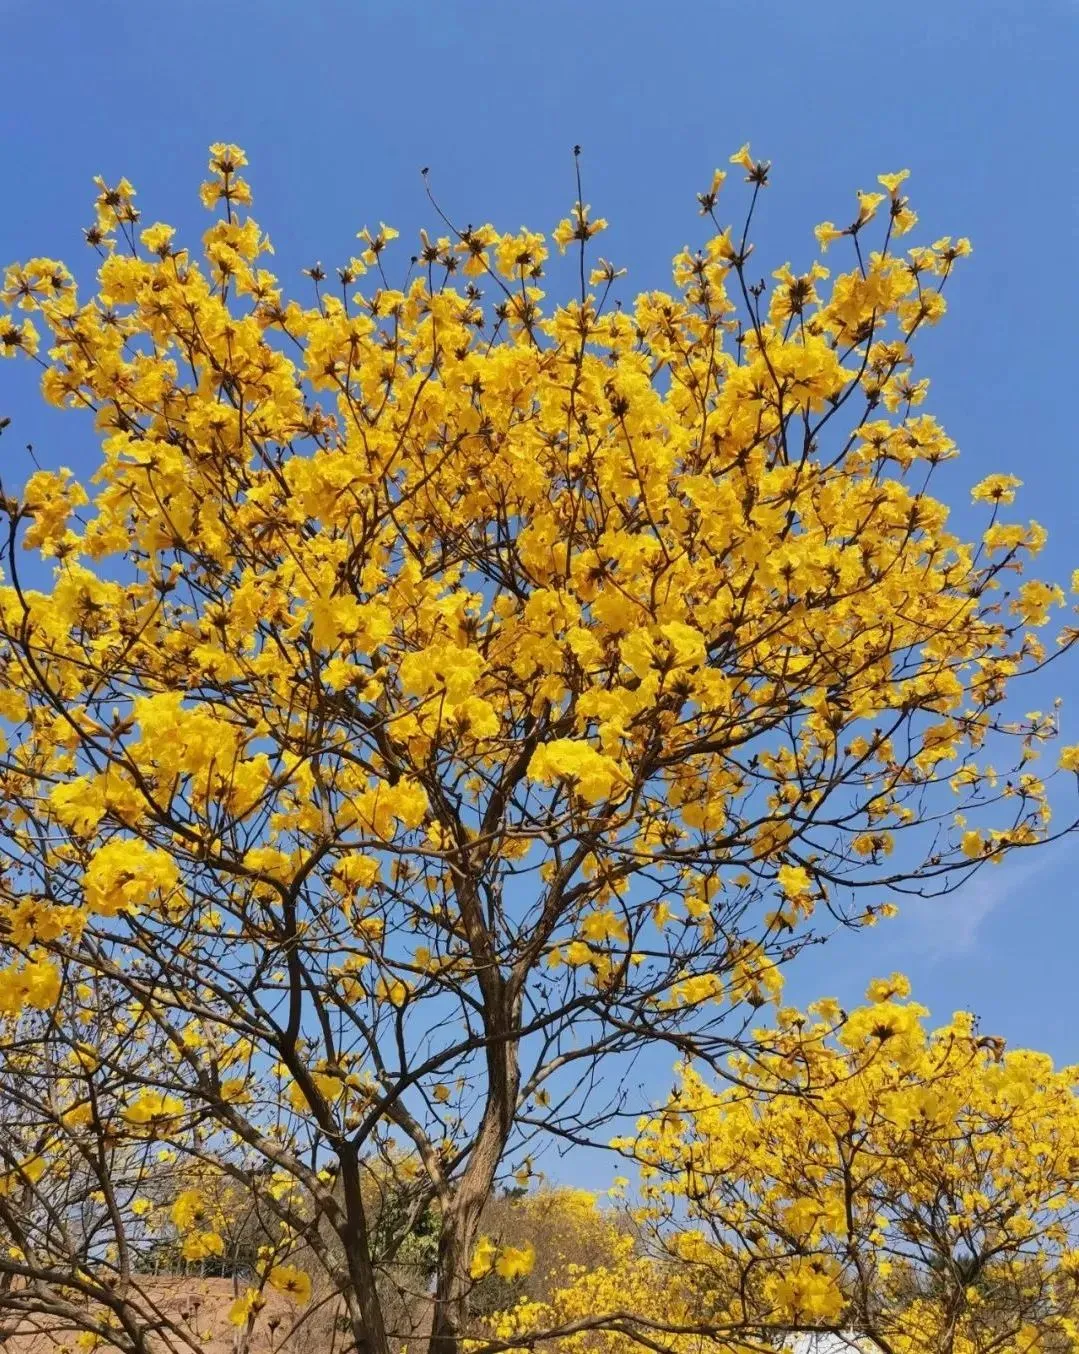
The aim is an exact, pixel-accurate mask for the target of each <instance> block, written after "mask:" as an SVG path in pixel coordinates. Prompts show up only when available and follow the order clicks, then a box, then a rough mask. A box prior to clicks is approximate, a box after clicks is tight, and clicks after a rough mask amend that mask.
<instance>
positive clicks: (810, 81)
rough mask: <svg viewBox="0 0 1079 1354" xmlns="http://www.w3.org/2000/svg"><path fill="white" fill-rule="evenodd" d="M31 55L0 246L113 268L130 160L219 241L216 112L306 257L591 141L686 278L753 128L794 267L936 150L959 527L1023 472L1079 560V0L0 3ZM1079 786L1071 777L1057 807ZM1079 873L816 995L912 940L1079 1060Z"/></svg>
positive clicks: (1012, 877) (1076, 667) (611, 208)
mask: <svg viewBox="0 0 1079 1354" xmlns="http://www.w3.org/2000/svg"><path fill="white" fill-rule="evenodd" d="M0 50H2V51H3V53H4V62H3V68H4V76H3V94H2V96H0V169H2V179H0V181H2V183H3V185H4V200H5V205H4V209H3V211H2V212H0V263H6V262H7V261H9V260H12V259H16V258H23V257H26V256H28V255H32V254H46V255H52V256H54V257H61V258H66V259H67V260H68V261H69V262H70V263H71V264H72V265H73V266H75V267H76V269H85V268H86V266H87V265H88V263H89V261H90V256H89V255H87V256H86V257H83V255H84V254H86V251H85V247H84V246H83V245H82V243H81V227H83V226H85V225H88V224H89V222H90V220H91V216H92V211H91V203H92V195H93V194H92V187H91V183H90V180H91V177H92V176H93V175H94V174H95V173H101V174H104V175H105V176H106V177H107V178H110V179H115V178H117V177H119V176H120V175H127V176H128V177H129V178H130V179H131V180H132V181H133V182H134V183H135V185H136V187H137V189H138V192H139V199H138V201H139V204H140V206H141V207H142V209H143V212H144V215H145V219H146V220H147V221H152V220H155V219H163V220H167V221H170V222H172V223H174V224H178V225H180V226H181V227H185V226H186V227H187V228H188V230H187V234H188V237H189V239H190V238H191V236H192V235H193V233H194V231H196V230H197V231H201V230H202V229H203V228H204V221H205V218H204V217H203V215H202V213H201V209H200V208H199V207H198V204H197V197H196V194H197V188H198V183H199V181H200V179H201V178H202V177H203V170H204V163H205V158H206V146H207V144H208V143H209V142H210V141H213V140H227V141H236V142H239V143H240V144H241V145H243V146H244V147H245V148H246V150H247V152H248V154H249V156H250V159H251V162H252V164H251V178H252V181H253V184H254V189H255V209H254V210H255V216H256V217H257V219H258V220H259V222H260V223H261V224H262V225H263V226H264V227H265V228H266V229H267V230H268V231H269V232H270V234H271V236H272V237H273V240H274V243H275V245H276V247H277V259H276V261H275V263H276V266H277V267H278V269H279V271H280V272H281V274H282V275H283V276H284V277H285V278H288V279H296V280H297V282H298V281H299V279H298V278H297V273H298V270H299V268H301V267H303V266H306V265H308V264H310V263H311V262H313V261H314V260H315V259H321V260H322V261H323V262H324V263H325V264H327V265H328V266H332V265H333V264H336V263H337V262H339V261H341V260H343V259H344V258H345V257H346V256H347V255H348V253H349V252H351V249H352V245H353V241H354V235H355V232H356V230H357V229H358V228H359V227H360V226H362V225H364V224H368V223H370V224H372V225H374V224H375V223H376V222H377V221H378V220H379V219H382V220H385V221H387V222H390V223H391V224H394V225H396V226H397V227H399V228H400V229H401V231H402V235H403V236H404V237H406V239H407V238H408V237H410V236H414V231H415V229H416V228H417V227H418V226H420V225H423V224H431V220H430V212H429V211H428V210H427V208H426V204H425V201H424V198H423V193H422V187H421V181H420V176H419V169H420V166H421V165H429V166H430V167H431V170H432V178H433V182H434V184H435V186H436V189H437V190H438V193H439V196H440V198H441V199H442V201H443V202H444V204H445V206H446V208H447V210H449V211H450V212H451V214H453V215H454V217H455V218H456V219H458V220H459V221H461V222H467V221H471V222H474V223H479V222H481V221H485V220H488V219H490V220H492V221H494V223H495V224H496V225H498V226H500V227H503V228H514V227H516V226H518V225H520V224H522V223H526V224H528V225H530V226H534V227H537V228H541V227H542V228H549V227H550V226H553V225H554V223H555V222H556V221H557V220H558V219H559V217H560V216H562V215H564V214H565V211H566V209H567V208H568V207H569V205H570V204H571V203H572V201H573V198H574V196H575V194H574V187H573V177H572V175H573V165H572V156H571V147H572V145H573V143H574V142H580V143H581V144H582V146H583V147H584V160H583V165H584V173H585V197H586V200H587V201H589V202H591V203H592V204H593V205H594V207H595V208H596V209H597V211H599V212H600V213H602V214H603V215H605V216H607V217H608V218H609V219H610V221H611V230H610V231H609V233H608V235H607V237H606V238H605V239H604V241H603V245H604V251H603V252H604V253H605V254H606V255H607V256H608V257H610V258H612V259H614V260H615V261H616V262H617V263H619V264H621V265H626V266H628V267H629V269H630V279H629V281H630V283H631V284H632V285H633V287H634V288H636V289H643V288H648V287H656V286H663V285H666V283H667V282H668V279H669V260H670V257H671V255H672V254H673V253H674V252H675V251H676V250H677V249H678V248H679V247H680V246H681V245H683V244H684V243H687V242H690V243H694V244H695V243H696V242H697V241H698V239H699V236H700V225H699V219H698V217H697V215H696V203H695V200H694V194H695V193H696V192H697V191H698V190H700V189H702V188H704V187H705V186H706V185H707V183H708V180H709V177H710V174H711V171H712V169H713V167H715V166H716V165H720V164H725V163H726V159H727V156H728V155H729V154H730V152H731V151H732V150H734V149H736V148H737V147H738V146H739V145H740V144H741V143H742V142H743V141H746V140H750V141H751V142H752V145H753V149H754V151H755V153H757V154H759V155H761V156H764V157H767V158H769V159H771V160H772V161H773V163H774V171H773V177H774V183H773V186H772V187H771V188H769V190H768V193H767V195H766V198H765V202H764V213H763V216H762V218H761V229H760V231H759V232H758V240H759V241H760V248H761V260H762V264H766V265H767V269H768V270H770V269H771V268H772V267H775V266H777V265H778V264H779V263H782V262H783V261H784V260H785V259H790V260H791V261H792V262H793V263H796V264H797V263H798V262H804V261H805V260H806V259H807V258H808V257H809V256H810V254H811V251H812V246H813V240H812V236H811V233H810V232H811V229H812V226H813V225H814V224H815V223H816V222H818V221H821V220H824V219H831V220H837V221H840V222H843V221H846V220H848V219H850V216H851V215H852V210H851V204H852V202H853V194H854V191H855V189H857V188H860V187H862V188H869V187H871V186H872V185H873V182H874V178H875V176H876V174H877V173H879V172H882V171H890V170H895V169H899V168H903V167H909V168H910V169H911V171H912V179H911V182H910V184H909V185H908V187H909V190H910V193H911V197H912V201H913V205H914V206H915V208H916V210H917V211H918V212H919V214H920V216H921V218H922V226H921V228H920V229H921V231H922V232H923V238H925V239H926V240H932V239H935V238H936V237H937V236H939V235H942V234H946V233H951V234H967V235H969V236H971V238H972V239H973V242H974V246H975V254H974V257H973V258H972V259H971V260H969V261H968V262H967V263H966V265H965V266H963V267H962V269H961V271H960V272H959V274H958V275H957V276H956V277H955V278H954V280H953V281H954V286H953V285H952V284H951V283H950V284H949V293H950V304H951V312H950V314H949V315H948V317H947V319H946V322H945V323H944V324H943V325H942V326H941V328H940V329H939V330H938V331H935V332H934V333H933V334H932V335H931V336H929V338H928V340H927V341H926V342H924V344H923V345H922V357H921V358H920V361H921V363H922V365H923V369H924V373H929V374H931V375H932V377H933V389H932V392H931V397H930V407H931V408H932V410H933V412H934V413H936V414H937V415H938V416H940V417H941V418H942V419H943V421H944V422H945V424H946V426H947V428H948V430H949V432H950V433H951V435H952V436H953V437H954V438H955V439H956V440H957V442H958V443H959V445H960V447H961V449H962V452H963V456H962V459H961V460H960V461H959V462H957V463H954V464H952V465H951V466H949V467H946V470H947V473H946V474H945V475H944V476H942V477H941V480H940V482H939V484H938V492H939V493H941V494H942V495H943V496H944V497H946V498H947V499H948V500H949V501H950V502H953V503H955V504H956V506H957V519H958V522H959V524H960V525H962V523H963V521H964V520H965V518H966V509H965V508H964V507H963V505H964V503H965V501H966V497H967V494H966V490H967V487H968V486H969V484H971V483H973V482H974V481H975V480H977V479H979V478H981V477H982V476H983V475H984V474H987V473H989V472H990V471H996V470H1010V471H1013V472H1015V473H1018V474H1020V475H1021V476H1022V477H1023V479H1024V480H1025V484H1026V487H1025V490H1024V491H1023V494H1022V497H1021V499H1020V507H1021V508H1022V509H1024V510H1025V512H1026V514H1027V515H1030V516H1034V517H1036V518H1038V520H1040V521H1041V522H1042V523H1043V524H1044V525H1045V526H1046V527H1047V528H1048V530H1049V533H1050V545H1049V548H1048V550H1047V552H1046V554H1045V556H1044V557H1043V559H1044V563H1043V567H1042V572H1043V574H1045V575H1047V576H1051V577H1053V578H1055V579H1057V580H1059V581H1061V582H1066V581H1067V578H1068V577H1069V575H1070V573H1071V570H1072V568H1073V567H1075V566H1077V565H1079V510H1077V503H1079V472H1077V470H1076V464H1077V453H1076V438H1075V420H1074V414H1073V412H1072V410H1071V408H1070V401H1069V400H1068V399H1067V398H1066V391H1067V390H1068V389H1069V388H1071V389H1073V390H1074V389H1075V372H1074V368H1075V365H1076V359H1077V356H1079V353H1077V348H1076V343H1075V338H1074V335H1075V316H1076V314H1077V312H1079V265H1077V261H1076V256H1077V253H1079V239H1077V229H1076V228H1077V221H1079V199H1077V189H1076V182H1077V180H1076V171H1075V162H1076V131H1075V129H1076V127H1077V126H1079V107H1077V99H1076V95H1075V88H1074V79H1075V70H1076V68H1077V63H1079V0H1027V3H1024V4H1021V3H1013V4H1002V3H999V0H963V2H959V3H956V2H955V0H952V3H944V2H943V0H937V3H924V0H919V2H918V3H906V4H902V3H899V4H882V3H874V2H873V0H870V2H869V3H866V0H862V2H861V3H857V4H855V3H846V2H845V0H844V2H843V3H838V2H837V0H824V2H823V3H820V4H806V3H804V0H797V2H795V0H771V3H768V4H758V3H754V2H753V0H741V3H737V4H734V3H729V2H728V0H712V2H711V3H707V2H706V0H705V2H702V0H682V2H681V3H679V4H677V5H671V4H657V3H654V0H650V2H649V3H642V2H641V0H621V3H610V2H608V0H576V3H567V2H566V0H544V2H543V3H542V4H532V5H523V4H516V3H513V0H501V2H498V0H469V2H468V3H455V2H454V0H443V2H442V3H439V4H434V3H429V2H428V0H410V2H409V3H395V2H394V0H384V3H382V4H380V5H373V4H369V3H366V0H351V2H350V3H346V2H345V0H212V2H209V0H174V3H172V4H153V5H151V4H140V3H138V0H125V2H124V3H122V4H121V3H115V2H114V0H97V3H92V4H91V3H84V2H83V0H0ZM731 182H732V183H734V184H737V176H736V175H735V176H732V181H731ZM735 191H737V189H736V190H735ZM732 196H733V194H732ZM402 243H404V241H403V242H402ZM407 252H409V251H408V249H407V248H406V249H403V250H401V253H402V255H406V256H407ZM762 271H764V269H763V268H762ZM12 365H13V364H12ZM12 365H8V364H5V365H4V366H3V367H0V415H5V414H6V415H8V416H10V417H12V418H13V425H12V427H11V428H10V429H9V430H8V432H7V433H6V434H5V435H4V438H3V441H2V442H0V465H2V467H3V475H4V478H5V480H9V481H11V480H19V479H21V478H22V473H23V472H24V470H25V457H24V455H23V454H22V452H21V448H22V446H23V445H24V444H25V442H27V441H28V440H33V441H34V442H35V444H36V446H37V448H38V453H39V456H40V457H41V459H42V460H43V461H44V462H45V463H47V464H68V465H71V466H73V467H74V468H75V469H76V470H78V471H80V472H85V471H86V470H87V469H88V467H89V466H90V465H91V464H92V462H93V457H94V447H93V445H92V442H91V441H90V440H89V439H88V434H89V429H88V427H87V425H86V424H85V423H84V422H83V421H81V420H79V419H77V418H75V417H74V416H63V415H55V414H49V413H48V412H47V411H44V410H43V409H41V408H39V407H38V406H37V405H36V404H35V402H34V399H33V395H32V382H31V381H30V380H28V379H27V376H28V373H27V371H26V370H25V368H23V369H22V370H19V371H17V372H16V371H14V370H12ZM1077 677H1079V661H1077V662H1071V663H1069V664H1066V665H1061V666H1060V667H1059V668H1058V669H1057V670H1056V671H1055V672H1054V673H1053V674H1052V676H1051V678H1050V680H1049V681H1048V682H1046V683H1042V684H1041V686H1040V687H1038V688H1037V689H1036V690H1031V692H1030V694H1029V696H1027V697H1024V698H1022V699H1021V700H1020V703H1019V706H1018V711H1017V712H1018V713H1020V714H1021V713H1022V712H1023V711H1024V710H1027V709H1031V708H1035V707H1039V706H1040V707H1042V708H1044V707H1045V706H1046V705H1047V704H1048V701H1049V699H1050V698H1051V695H1052V694H1053V692H1054V691H1057V690H1059V692H1060V694H1062V695H1063V696H1065V698H1066V699H1067V698H1068V696H1069V690H1071V691H1076V692H1077V694H1076V697H1075V699H1074V700H1071V701H1069V703H1068V706H1067V707H1066V710H1067V709H1070V713H1069V714H1068V715H1067V724H1068V729H1069V734H1070V738H1069V741H1075V740H1076V739H1077V738H1079V680H1077ZM1071 707H1074V708H1071ZM1075 807H1076V803H1075V794H1074V790H1073V791H1072V792H1071V793H1070V794H1069V795H1066V796H1065V797H1064V798H1063V799H1062V801H1061V805H1060V808H1061V812H1062V813H1063V812H1065V811H1067V810H1073V809H1075ZM1077 870H1079V843H1069V844H1065V845H1064V846H1062V847H1057V848H1055V849H1054V850H1052V851H1051V852H1047V853H1046V855H1045V856H1044V857H1041V858H1037V859H1036V861H1035V859H1032V858H1030V857H1024V858H1022V860H1020V861H1019V862H1018V863H1017V864H1016V865H1014V866H1013V865H1005V866H1003V867H1002V868H1001V869H999V870H996V871H988V870H987V871H984V872H983V873H982V875H981V876H980V878H979V880H978V881H977V882H975V883H974V884H973V885H972V886H971V887H970V888H968V889H966V890H965V891H964V892H963V894H962V895H961V896H959V897H957V898H955V899H953V900H951V901H943V902H939V903H935V904H933V905H925V906H919V907H909V906H908V908H907V909H906V911H905V913H904V915H903V917H902V918H901V919H900V920H898V921H896V922H894V923H891V924H890V925H889V926H888V927H881V928H879V929H878V930H877V931H876V932H875V933H870V934H868V935H863V936H859V937H857V938H854V939H852V940H850V941H841V942H839V943H837V944H836V945H835V946H833V947H831V948H829V949H828V950H825V951H822V952H821V953H820V954H819V955H816V956H814V957H813V959H812V960H811V961H807V962H806V963H805V964H804V965H803V966H802V967H801V968H796V969H792V970H791V986H792V992H793V994H794V995H795V996H796V997H797V998H798V999H800V1000H805V999H808V998H811V997H812V996H814V995H821V994H824V993H829V994H834V995H837V996H839V997H840V998H841V999H842V1000H845V1001H847V1002H850V1001H853V1000H855V999H857V997H858V995H859V994H860V992H861V990H862V989H863V988H864V986H865V983H866V981H867V979H868V978H869V977H871V976H873V975H875V974H877V973H881V972H887V971H890V970H891V969H892V968H895V967H898V968H903V969H905V970H907V971H908V972H909V973H910V975H911V977H912V978H913V980H914V983H915V992H916V994H917V995H918V996H920V997H921V998H922V999H923V1000H924V1001H925V1002H926V1004H928V1005H929V1006H930V1007H931V1008H933V1011H934V1014H938V1015H940V1016H942V1017H943V1016H947V1014H948V1013H950V1012H951V1011H952V1010H953V1009H955V1008H957V1007H959V1006H965V1007H969V1008H971V1009H974V1010H975V1011H977V1012H979V1013H980V1014H981V1016H982V1018H983V1021H984V1024H985V1026H986V1028H987V1029H989V1030H992V1031H995V1032H999V1033H1001V1034H1004V1035H1005V1036H1006V1037H1007V1038H1008V1039H1009V1041H1010V1042H1013V1043H1017V1044H1033V1045H1035V1046H1041V1047H1045V1048H1047V1049H1049V1050H1050V1051H1051V1052H1053V1053H1054V1055H1056V1056H1057V1057H1058V1058H1060V1059H1062V1060H1067V1061H1079V1021H1077V1020H1076V1016H1075V1012H1076V1001H1075V998H1074V995H1073V993H1074V991H1075V990H1076V981H1075V973H1076V960H1075V956H1076V954H1077V952H1079V909H1077V902H1079V890H1077V888H1076V885H1075V882H1074V881H1075V877H1076V872H1077Z"/></svg>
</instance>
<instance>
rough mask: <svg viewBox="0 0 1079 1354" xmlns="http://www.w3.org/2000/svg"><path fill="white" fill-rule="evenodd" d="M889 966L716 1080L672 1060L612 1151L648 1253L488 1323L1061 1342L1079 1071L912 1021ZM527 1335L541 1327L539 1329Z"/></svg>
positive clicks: (612, 1336) (1072, 1296)
mask: <svg viewBox="0 0 1079 1354" xmlns="http://www.w3.org/2000/svg"><path fill="white" fill-rule="evenodd" d="M908 991H909V988H908V986H907V984H906V982H905V980H904V979H902V978H901V977H900V976H899V975H893V977H892V979H890V980H888V981H880V982H876V983H874V984H873V985H872V986H871V987H870V991H869V997H870V999H871V1004H869V1005H867V1006H865V1007H863V1008H861V1009H859V1010H856V1011H854V1012H852V1013H851V1014H850V1015H847V1014H846V1013H844V1012H841V1011H840V1010H839V1009H838V1007H837V1005H836V1003H835V1002H834V1001H831V1000H828V1001H822V1002H818V1003H816V1005H815V1006H814V1007H811V1008H810V1013H809V1014H808V1015H802V1014H801V1013H800V1012H798V1011H795V1010H791V1009H784V1010H782V1011H781V1012H780V1013H779V1024H778V1026H777V1028H776V1029H775V1030H772V1031H770V1032H768V1033H764V1032H762V1044H765V1043H766V1044H768V1045H769V1050H768V1052H767V1053H765V1054H763V1055H762V1056H758V1057H750V1056H746V1055H742V1054H738V1055H735V1058H734V1066H733V1067H732V1069H731V1075H730V1079H729V1082H728V1084H726V1085H724V1086H721V1087H719V1088H712V1087H710V1086H709V1085H708V1084H707V1082H706V1081H705V1080H703V1079H702V1078H701V1077H700V1076H698V1075H696V1074H695V1073H694V1072H693V1071H692V1070H691V1069H689V1068H687V1069H685V1071H684V1074H683V1075H682V1077H681V1078H680V1081H679V1085H678V1086H677V1088H676V1091H675V1093H674V1095H673V1096H672V1097H671V1099H670V1100H669V1102H668V1103H667V1104H666V1105H665V1106H664V1107H663V1108H662V1110H661V1111H660V1112H658V1113H657V1114H656V1115H655V1116H652V1117H649V1118H646V1119H643V1120H642V1121H641V1123H640V1124H639V1125H638V1131H637V1134H636V1135H635V1136H634V1137H633V1138H630V1139H627V1140H625V1141H624V1142H623V1144H622V1147H623V1149H624V1150H625V1151H626V1152H627V1154H628V1155H630V1156H631V1157H632V1158H633V1159H634V1160H635V1161H636V1162H638V1163H639V1166H640V1175H641V1196H640V1207H639V1208H638V1210H637V1214H636V1216H637V1218H638V1222H639V1224H640V1226H641V1228H642V1233H643V1235H644V1236H645V1237H646V1238H647V1244H646V1245H645V1246H644V1247H643V1248H642V1249H641V1250H640V1251H638V1252H637V1253H636V1254H627V1255H626V1256H625V1257H623V1258H622V1259H621V1260H620V1262H619V1263H616V1264H613V1265H606V1266H598V1267H595V1268H593V1269H591V1270H589V1271H587V1272H583V1273H580V1274H577V1275H575V1276H572V1277H571V1278H570V1280H569V1282H567V1283H565V1284H563V1285H562V1287H561V1288H560V1289H559V1290H557V1291H556V1292H554V1293H553V1294H552V1295H551V1296H550V1298H549V1299H548V1300H547V1301H546V1302H545V1303H528V1302H523V1303H520V1304H518V1305H517V1306H516V1308H514V1309H510V1310H508V1311H506V1312H504V1313H502V1314H501V1315H499V1316H498V1317H496V1318H495V1319H494V1320H493V1321H492V1323H491V1328H492V1329H493V1330H494V1331H495V1332H496V1333H497V1334H498V1335H499V1336H501V1337H503V1338H506V1339H508V1340H509V1341H510V1342H511V1343H512V1342H513V1340H514V1338H515V1337H516V1338H522V1337H525V1336H533V1337H534V1336H536V1335H537V1334H539V1333H542V1332H546V1333H547V1336H548V1338H552V1336H553V1334H554V1333H557V1332H558V1331H559V1330H560V1329H561V1330H565V1331H568V1332H569V1333H568V1334H567V1335H565V1336H564V1337H562V1338H561V1339H559V1340H558V1341H557V1344H558V1347H559V1348H561V1349H565V1350H601V1349H602V1350H628V1349H631V1348H634V1347H636V1348H642V1347H643V1348H656V1347H657V1343H656V1342H657V1341H658V1342H660V1345H662V1347H664V1348H671V1349H676V1350H683V1349H685V1350H700V1349H718V1348H728V1347H729V1348H740V1349H744V1350H748V1349H763V1348H775V1347H777V1346H779V1345H784V1344H789V1343H790V1342H791V1339H792V1337H793V1336H795V1335H796V1333H799V1332H800V1333H802V1334H805V1333H812V1332H817V1333H830V1334H832V1335H833V1336H840V1335H842V1336H843V1337H845V1338H846V1339H847V1340H848V1341H850V1342H851V1343H852V1345H853V1347H856V1348H859V1349H862V1350H868V1349H871V1348H875V1349H878V1350H880V1351H883V1354H915V1351H918V1354H925V1352H926V1351H932V1352H933V1354H958V1352H961V1354H988V1351H996V1350H1021V1349H1028V1350H1046V1351H1048V1350H1066V1349H1072V1348H1074V1344H1075V1340H1076V1335H1077V1326H1076V1315H1077V1310H1079V1306H1077V1303H1079V1248H1077V1242H1079V1102H1077V1099H1076V1081H1077V1069H1076V1068H1074V1067H1068V1068H1062V1069H1060V1070H1059V1071H1057V1070H1054V1068H1053V1066H1052V1064H1051V1062H1050V1060H1049V1059H1048V1058H1047V1057H1046V1056H1045V1055H1044V1054H1040V1053H1033V1052H1029V1051H1026V1050H1017V1051H1013V1052H1007V1051H1005V1048H1004V1043H1003V1041H1002V1040H1000V1039H997V1038H992V1037H987V1036H981V1035H979V1034H978V1032H977V1030H976V1028H975V1023H974V1020H973V1018H972V1017H971V1016H969V1015H968V1014H966V1013H964V1012H959V1013H957V1014H956V1015H955V1016H954V1017H953V1018H952V1021H951V1022H950V1023H949V1024H948V1025H946V1026H944V1027H943V1028H941V1029H938V1030H935V1031H934V1032H933V1033H931V1034H930V1033H928V1032H927V1031H926V1028H925V1020H924V1018H925V1016H926V1015H927V1012H926V1011H925V1009H924V1008H923V1007H920V1006H917V1005H915V1004H914V1003H911V1002H908V1001H906V1000H904V998H905V997H906V995H907V993H908ZM541 1338H542V1337H541Z"/></svg>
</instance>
